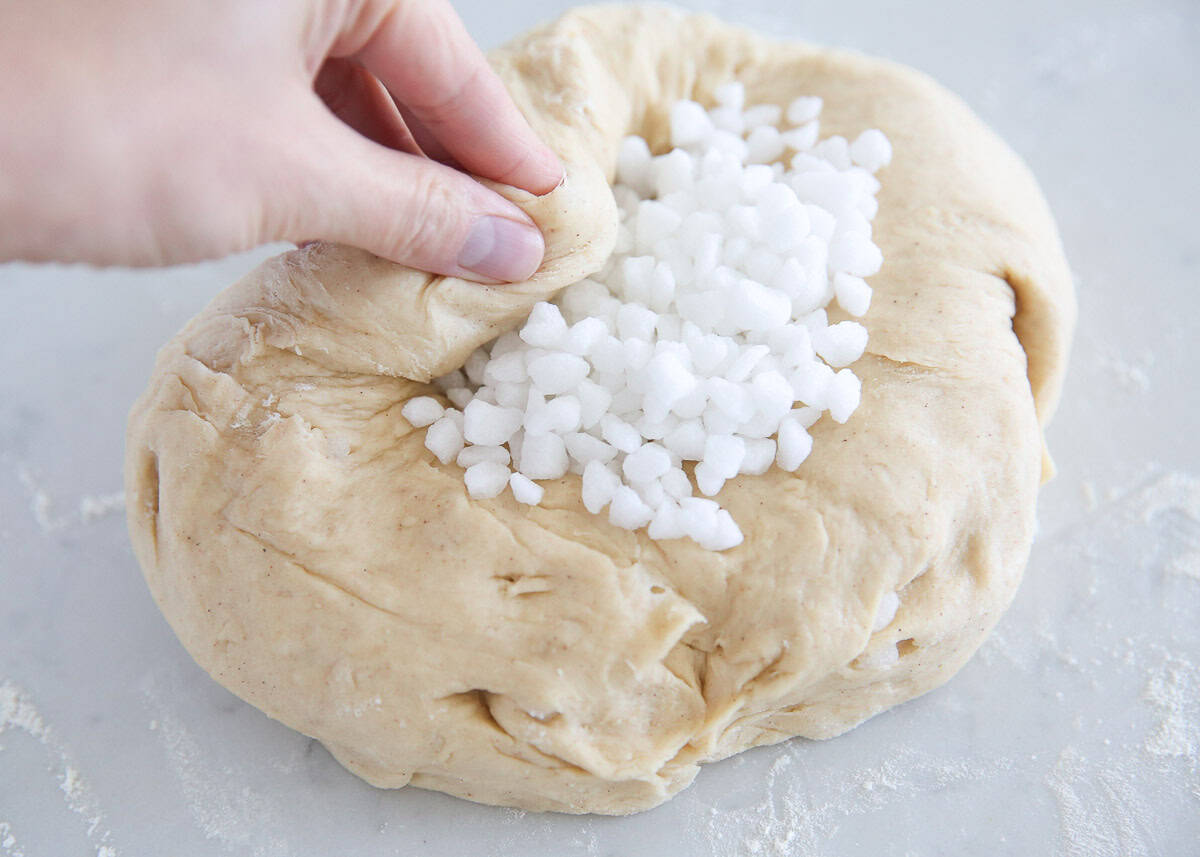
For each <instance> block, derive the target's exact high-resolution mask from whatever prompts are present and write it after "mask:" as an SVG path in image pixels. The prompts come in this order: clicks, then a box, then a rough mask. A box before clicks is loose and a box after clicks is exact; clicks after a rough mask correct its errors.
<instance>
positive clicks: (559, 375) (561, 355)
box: [529, 352, 590, 395]
mask: <svg viewBox="0 0 1200 857" xmlns="http://www.w3.org/2000/svg"><path fill="white" fill-rule="evenodd" d="M589 368H590V367H589V366H588V363H587V361H586V360H584V359H583V358H582V357H578V356H576V355H574V354H567V353H565V352H556V353H550V354H544V355H542V356H540V357H536V358H534V359H533V360H531V361H530V362H529V377H530V379H531V380H532V381H533V384H534V386H535V387H537V388H538V389H539V390H541V391H542V392H543V393H545V394H547V395H554V394H556V393H565V392H567V391H568V390H573V389H575V388H576V387H578V386H579V382H580V381H582V380H583V379H584V378H586V377H587V374H588V371H589Z"/></svg>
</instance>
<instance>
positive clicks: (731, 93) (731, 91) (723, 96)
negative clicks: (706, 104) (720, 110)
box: [713, 80, 746, 112]
mask: <svg viewBox="0 0 1200 857" xmlns="http://www.w3.org/2000/svg"><path fill="white" fill-rule="evenodd" d="M713 98H714V99H716V102H717V104H719V105H721V106H722V107H729V108H732V109H733V110H737V111H739V112H740V111H741V109H742V108H743V107H744V106H745V105H746V87H745V85H743V84H742V83H741V82H739V81H736V80H734V81H730V82H729V83H723V84H721V85H720V86H718V87H717V88H716V89H714V90H713Z"/></svg>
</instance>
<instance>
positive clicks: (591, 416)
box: [575, 378, 612, 429]
mask: <svg viewBox="0 0 1200 857" xmlns="http://www.w3.org/2000/svg"><path fill="white" fill-rule="evenodd" d="M575 395H576V397H577V398H578V399H579V422H580V424H581V425H582V426H583V428H585V429H590V428H592V427H593V426H595V425H597V424H598V423H599V422H600V418H601V417H603V416H604V415H605V414H606V413H608V407H609V405H611V404H612V392H611V391H610V390H609V389H608V388H606V387H602V386H600V385H599V384H597V383H596V382H595V381H591V380H589V379H587V378H584V379H583V380H582V381H580V382H579V387H578V388H577V389H576V391H575Z"/></svg>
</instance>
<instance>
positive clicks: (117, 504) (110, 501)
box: [79, 491, 125, 524]
mask: <svg viewBox="0 0 1200 857" xmlns="http://www.w3.org/2000/svg"><path fill="white" fill-rule="evenodd" d="M124 511H125V492H124V491H114V492H112V493H111V494H87V495H84V496H83V497H80V498H79V519H80V520H81V521H83V523H85V524H90V523H91V522H92V521H96V520H99V519H100V518H107V517H108V516H109V515H113V514H116V513H118V512H120V513H123V512H124Z"/></svg>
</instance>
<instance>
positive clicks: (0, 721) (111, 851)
mask: <svg viewBox="0 0 1200 857" xmlns="http://www.w3.org/2000/svg"><path fill="white" fill-rule="evenodd" d="M10 729H17V730H19V731H21V732H24V733H25V734H26V735H28V736H29V737H30V738H33V739H34V740H35V741H37V742H38V743H39V744H41V746H42V747H43V748H44V749H45V751H46V755H47V756H48V757H49V759H50V770H52V771H53V772H54V776H55V778H56V779H57V780H58V787H59V790H60V791H62V793H63V801H64V803H65V804H66V806H67V808H68V809H70V810H71V811H72V812H74V813H75V814H76V815H78V816H79V817H80V819H82V821H83V823H84V825H85V832H86V834H87V838H88V841H89V842H91V843H92V845H93V847H95V849H96V857H117V851H116V848H115V847H114V846H113V844H112V834H111V832H110V831H109V830H108V828H107V827H106V826H105V823H104V813H103V812H102V811H101V810H100V806H99V803H98V802H97V800H96V797H95V795H94V794H93V793H92V789H91V787H90V786H89V785H88V784H87V782H86V780H84V778H83V776H82V775H81V774H80V773H79V770H78V769H77V768H76V767H75V766H74V765H73V764H72V762H71V755H70V753H69V752H68V751H67V749H66V747H65V746H64V745H63V744H62V743H61V742H60V741H59V740H58V738H57V736H56V735H55V734H54V731H53V730H52V729H51V728H50V726H48V725H47V724H46V722H45V721H44V720H43V719H42V715H41V714H40V713H39V712H38V710H37V708H36V707H35V706H34V704H33V701H32V700H31V699H30V698H29V694H27V693H26V692H25V691H24V690H22V689H21V688H19V687H18V686H17V685H15V684H13V683H12V682H10V681H7V680H3V679H0V735H3V734H4V733H5V732H7V731H8V730H10ZM0 845H2V846H3V847H4V848H5V849H6V854H7V855H8V857H22V852H21V851H20V849H19V848H17V846H16V839H15V838H14V837H13V835H12V831H11V828H10V827H9V825H8V824H7V823H5V824H4V826H3V827H0Z"/></svg>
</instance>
